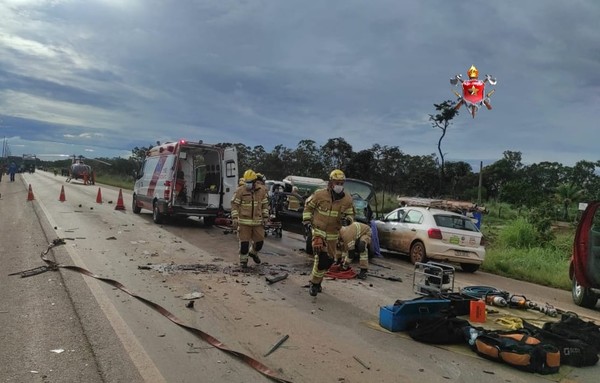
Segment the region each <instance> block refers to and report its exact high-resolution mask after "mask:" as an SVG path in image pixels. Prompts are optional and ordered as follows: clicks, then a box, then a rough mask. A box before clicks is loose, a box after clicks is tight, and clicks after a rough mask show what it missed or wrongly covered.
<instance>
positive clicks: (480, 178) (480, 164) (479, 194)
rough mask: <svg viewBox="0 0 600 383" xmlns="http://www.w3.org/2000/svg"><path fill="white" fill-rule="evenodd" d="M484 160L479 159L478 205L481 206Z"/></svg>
mask: <svg viewBox="0 0 600 383" xmlns="http://www.w3.org/2000/svg"><path fill="white" fill-rule="evenodd" d="M482 173H483V161H479V187H478V188H477V206H481V185H482V180H483V174H482Z"/></svg>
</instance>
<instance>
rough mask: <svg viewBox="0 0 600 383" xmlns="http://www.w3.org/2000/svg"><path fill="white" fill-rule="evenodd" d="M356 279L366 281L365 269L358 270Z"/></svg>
mask: <svg viewBox="0 0 600 383" xmlns="http://www.w3.org/2000/svg"><path fill="white" fill-rule="evenodd" d="M356 278H358V279H367V269H360V272H359V273H358V275H357V276H356Z"/></svg>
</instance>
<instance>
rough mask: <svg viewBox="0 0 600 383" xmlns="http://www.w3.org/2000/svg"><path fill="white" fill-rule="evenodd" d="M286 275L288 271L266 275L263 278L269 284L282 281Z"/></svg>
mask: <svg viewBox="0 0 600 383" xmlns="http://www.w3.org/2000/svg"><path fill="white" fill-rule="evenodd" d="M287 277H288V273H283V274H279V275H267V276H266V277H265V279H266V280H267V282H269V284H270V285H272V284H273V283H276V282H279V281H283V280H284V279H286V278H287Z"/></svg>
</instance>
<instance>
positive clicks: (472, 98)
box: [450, 65, 497, 118]
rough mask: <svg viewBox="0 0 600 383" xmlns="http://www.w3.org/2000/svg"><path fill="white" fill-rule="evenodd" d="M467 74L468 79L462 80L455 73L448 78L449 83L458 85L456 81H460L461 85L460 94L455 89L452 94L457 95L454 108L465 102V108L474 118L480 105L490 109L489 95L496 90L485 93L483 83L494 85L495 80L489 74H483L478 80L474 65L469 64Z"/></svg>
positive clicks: (460, 76)
mask: <svg viewBox="0 0 600 383" xmlns="http://www.w3.org/2000/svg"><path fill="white" fill-rule="evenodd" d="M467 75H468V76H469V79H468V80H463V79H462V75H460V74H457V75H456V76H454V77H453V78H451V79H450V84H452V85H458V83H460V84H461V85H462V95H461V94H460V93H458V92H457V91H454V94H455V95H456V96H457V97H458V103H457V104H456V106H455V109H457V110H458V109H459V108H460V107H461V106H462V105H463V104H465V105H466V107H467V109H469V113H471V116H473V118H475V114H476V113H477V111H478V110H479V108H480V107H481V106H482V105H485V107H486V108H487V109H488V110H489V109H492V104H491V103H490V96H491V95H492V94H494V92H495V91H496V90H495V89H492V90H490V91H489V92H488V93H487V94H486V93H485V85H486V84H490V85H492V86H493V85H496V83H497V81H496V79H495V78H493V77H492V76H490V75H489V74H486V75H485V79H483V80H480V79H479V71H478V70H477V68H475V66H474V65H471V68H469V70H468V71H467Z"/></svg>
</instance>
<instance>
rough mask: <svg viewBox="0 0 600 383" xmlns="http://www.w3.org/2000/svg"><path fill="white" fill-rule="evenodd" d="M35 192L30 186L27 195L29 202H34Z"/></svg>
mask: <svg viewBox="0 0 600 383" xmlns="http://www.w3.org/2000/svg"><path fill="white" fill-rule="evenodd" d="M33 199H34V198H33V190H32V189H31V184H29V193H27V201H33Z"/></svg>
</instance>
